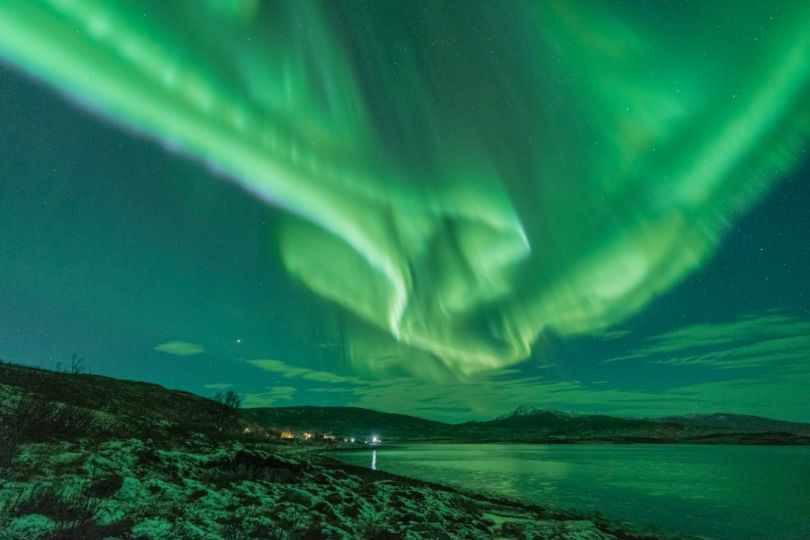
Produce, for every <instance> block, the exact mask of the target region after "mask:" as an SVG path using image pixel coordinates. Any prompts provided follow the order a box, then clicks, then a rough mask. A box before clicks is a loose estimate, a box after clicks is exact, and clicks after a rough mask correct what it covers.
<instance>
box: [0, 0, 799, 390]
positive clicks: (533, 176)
mask: <svg viewBox="0 0 810 540" xmlns="http://www.w3.org/2000/svg"><path fill="white" fill-rule="evenodd" d="M371 5H372V4H369V6H366V5H364V3H351V2H346V3H342V2H335V3H329V4H322V3H319V2H314V1H312V2H310V1H304V0H302V1H296V2H278V3H276V2H268V3H260V2H255V1H234V2H213V1H211V2H204V3H201V2H195V1H186V2H181V1H178V2H172V4H171V7H167V5H166V4H163V3H142V2H123V1H122V2H108V3H101V2H98V3H97V2H86V1H83V0H50V1H46V0H43V1H38V2H37V1H32V2H11V1H6V2H2V3H0V56H2V57H3V58H5V59H6V60H7V61H9V62H11V63H12V64H14V65H16V66H18V67H19V68H20V69H22V70H25V71H27V72H29V73H30V74H32V75H34V76H35V77H37V78H39V79H41V80H43V81H45V82H47V83H48V84H50V85H52V86H54V87H55V88H57V89H58V90H60V91H61V92H63V93H65V94H66V95H68V96H70V97H72V98H73V99H76V100H78V101H79V102H81V103H82V104H85V105H87V106H89V107H90V108H92V109H93V110H95V111H97V112H98V113H100V114H102V115H104V116H105V117H108V118H110V119H112V120H114V121H116V122H118V123H121V124H123V125H124V126H127V127H128V128H131V129H135V130H137V131H139V132H142V133H143V134H145V135H147V136H149V137H152V138H154V139H156V140H159V141H161V142H163V143H165V144H167V145H169V146H170V147H172V148H175V149H178V150H180V151H181V152H182V153H184V154H187V155H188V156H190V157H191V158H192V159H195V160H198V161H200V162H203V163H207V164H210V165H211V166H213V167H214V168H216V169H217V170H221V171H223V172H224V173H225V175H226V176H227V177H228V178H229V179H230V180H232V181H233V182H236V183H238V184H239V185H241V186H242V187H244V188H245V189H246V190H248V191H249V192H251V193H253V194H254V195H255V196H257V197H259V198H261V199H262V200H264V201H267V202H268V203H269V204H272V205H275V206H278V207H279V208H281V209H283V211H284V212H285V215H286V217H285V224H284V227H283V232H282V234H281V238H280V246H281V254H282V257H283V260H284V263H285V265H286V267H287V269H288V270H289V271H290V272H291V273H292V274H294V275H295V276H297V277H298V279H300V280H301V281H302V282H303V283H304V284H306V285H307V287H309V288H310V289H311V290H312V291H313V292H315V293H317V294H319V295H321V296H323V297H325V298H328V299H330V300H331V301H333V302H335V303H337V304H339V305H340V306H342V308H344V309H345V311H346V313H348V314H351V316H350V317H349V320H350V322H349V323H347V324H348V325H349V327H350V329H351V335H350V343H349V348H350V352H351V359H352V361H353V362H354V363H355V366H356V367H357V368H358V370H369V371H385V370H386V369H388V368H389V367H390V362H385V361H381V360H380V359H392V358H393V359H398V360H396V362H395V364H396V367H397V368H398V369H401V368H405V369H408V370H410V371H412V372H414V373H417V374H420V375H424V376H434V377H443V376H446V375H448V374H462V375H464V374H472V373H475V372H477V371H481V370H484V369H489V368H496V367H501V366H505V365H509V364H511V363H514V362H517V361H520V360H522V359H524V358H526V357H527V356H528V355H529V354H530V352H531V348H532V346H533V344H534V343H535V342H536V340H537V339H538V336H541V335H542V334H543V333H544V332H547V331H550V332H554V333H557V334H562V335H580V334H588V333H593V332H597V331H599V330H602V329H605V328H607V327H609V326H611V325H615V324H617V323H619V322H621V321H623V320H625V319H627V318H628V317H630V316H632V315H634V314H636V313H638V312H639V311H640V310H641V309H642V308H643V307H644V306H645V305H647V304H648V303H649V302H650V301H651V300H652V299H654V298H655V297H656V296H658V295H660V294H662V293H664V292H665V291H667V290H668V289H670V288H671V287H672V286H673V285H675V284H676V283H678V282H679V281H680V280H682V279H683V278H684V277H685V276H687V275H688V274H690V273H691V272H693V271H695V270H696V269H698V268H699V267H700V266H701V265H702V264H704V263H705V262H706V261H707V259H708V258H709V257H710V256H711V254H712V253H713V251H714V250H715V248H716V246H717V245H718V243H719V242H720V240H721V238H722V236H723V233H724V230H725V229H726V228H727V227H728V226H729V223H730V222H731V220H733V219H734V218H735V217H736V216H738V215H739V214H740V212H742V211H743V210H745V209H746V208H748V207H750V205H751V204H753V203H755V202H756V201H757V200H758V199H759V198H761V196H762V193H764V192H765V191H766V190H767V189H768V188H769V186H770V185H771V184H772V183H773V182H774V181H775V180H776V179H778V177H779V176H780V175H781V174H783V173H785V172H787V171H788V170H789V169H790V168H791V167H792V166H793V165H794V164H795V161H796V155H797V147H798V145H799V144H800V142H801V140H802V137H803V136H804V135H805V134H806V132H807V127H808V114H810V107H808V88H810V84H809V83H810V32H808V31H807V27H808V24H810V5H803V4H802V3H800V2H769V3H767V4H764V3H760V4H755V5H751V6H747V7H746V9H739V8H738V7H735V4H732V3H729V4H727V5H720V4H718V5H716V6H711V7H707V6H695V7H680V8H678V9H680V10H681V11H680V12H678V13H677V15H680V16H681V17H680V18H678V17H675V15H676V13H675V10H674V8H667V7H662V8H661V9H662V14H661V15H660V17H661V19H660V20H659V21H657V22H655V21H651V20H650V19H649V16H642V15H641V14H640V13H638V12H636V11H634V9H633V8H632V4H630V5H628V6H625V7H616V8H614V9H612V10H607V9H605V8H604V7H603V6H601V5H600V4H598V3H593V4H591V3H588V2H565V1H557V2H542V3H541V2H538V3H519V2H510V3H508V4H501V3H496V4H478V3H467V2H458V3H450V4H439V3H437V2H425V3H417V4H414V5H411V3H403V4H401V5H396V4H392V5H388V6H379V5H377V6H376V8H375V9H371V7H370V6H371ZM374 5H376V4H374ZM668 9H669V10H671V11H672V13H670V14H667V13H666V12H667V10H668ZM667 15H671V16H672V17H671V18H668V17H667ZM683 20H688V21H690V24H685V23H684V22H683ZM662 21H663V22H666V23H667V24H662ZM695 21H701V22H700V23H699V24H695ZM110 181H111V182H113V181H114V179H111V180H110ZM155 181H156V182H157V181H160V179H155Z"/></svg>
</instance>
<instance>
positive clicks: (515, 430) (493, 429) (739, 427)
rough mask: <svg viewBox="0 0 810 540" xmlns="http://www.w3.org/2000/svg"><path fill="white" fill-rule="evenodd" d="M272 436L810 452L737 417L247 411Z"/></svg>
mask: <svg viewBox="0 0 810 540" xmlns="http://www.w3.org/2000/svg"><path fill="white" fill-rule="evenodd" d="M245 415H246V417H248V418H250V419H251V420H253V421H255V422H256V423H258V424H260V425H263V426H265V427H267V428H269V429H276V430H281V429H289V430H292V431H294V432H298V433H300V432H302V431H306V432H324V433H332V434H334V435H336V436H337V437H338V438H342V437H359V438H360V439H361V440H362V439H363V438H369V437H370V436H371V435H378V436H379V437H380V438H381V439H382V440H383V442H396V443H400V442H425V441H440V440H441V441H457V442H530V443H572V442H615V443H632V442H646V443H684V444H713V443H716V444H810V424H801V423H796V422H783V421H779V420H771V419H769V418H761V417H757V416H746V415H736V414H722V413H717V414H707V415H690V416H671V417H666V418H623V417H616V416H608V415H600V414H571V413H566V412H562V411H549V410H543V409H537V408H534V407H528V406H524V407H520V408H518V409H516V410H515V411H513V412H512V413H510V414H507V415H504V416H502V417H500V418H496V419H494V420H489V421H484V422H466V423H463V424H445V423H442V422H436V421H432V420H426V419H423V418H417V417H414V416H406V415H401V414H390V413H382V412H377V411H372V410H369V409H362V408H357V407H276V408H257V409H246V410H245Z"/></svg>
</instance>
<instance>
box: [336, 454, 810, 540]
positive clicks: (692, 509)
mask: <svg viewBox="0 0 810 540" xmlns="http://www.w3.org/2000/svg"><path fill="white" fill-rule="evenodd" d="M335 456H336V457H337V458H338V459H341V460H343V461H346V462H349V463H352V464H355V465H364V466H368V467H373V468H376V469H378V470H384V471H387V472H391V473H394V474H400V475H404V476H410V477H414V478H420V479H423V480H429V481H433V482H439V483H444V484H451V485H456V486H459V487H464V488H467V489H472V490H475V491H480V492H490V493H497V494H502V495H508V496H512V497H520V498H522V499H527V500H530V501H532V502H535V503H538V504H542V505H547V506H556V507H560V508H568V509H573V510H579V511H583V512H601V513H603V514H604V515H606V516H607V517H609V518H614V519H626V520H631V521H634V522H641V523H650V524H655V525H658V526H661V527H663V528H664V529H668V530H674V531H677V532H683V533H688V534H695V535H701V536H704V537H709V538H718V539H720V538H783V539H790V538H792V539H802V538H810V481H808V479H810V447H798V446H796V447H787V446H719V445H713V446H708V445H703V446H696V445H641V444H639V445H607V444H605V445H601V444H599V445H528V444H523V445H518V444H423V445H409V446H402V447H392V448H384V447H381V448H377V449H375V450H362V451H357V452H340V453H337V454H336V455H335Z"/></svg>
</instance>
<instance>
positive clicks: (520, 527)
mask: <svg viewBox="0 0 810 540" xmlns="http://www.w3.org/2000/svg"><path fill="white" fill-rule="evenodd" d="M156 446H161V447H156ZM2 478H3V480H2V483H0V501H2V509H0V530H3V531H6V534H7V538H9V540H11V539H19V540H35V539H68V538H82V539H85V538H88V539H92V538H98V539H101V538H133V539H135V538H138V539H176V538H180V539H185V538H188V539H197V538H199V539H218V538H231V539H241V538H273V539H292V538H296V539H298V538H340V539H343V538H371V539H373V538H414V539H415V538H521V539H522V538H555V539H566V538H568V539H593V540H602V539H611V538H628V539H630V538H661V537H664V535H661V534H660V533H651V532H649V531H647V532H643V531H641V530H640V529H638V528H633V527H632V526H630V525H628V524H618V523H612V522H608V521H606V520H602V519H599V518H588V517H583V516H576V515H572V514H568V513H563V512H555V511H551V510H548V509H544V508H541V507H538V506H534V505H529V504H524V503H521V502H519V501H511V500H508V499H502V498H496V497H491V496H486V495H478V494H472V493H465V492H463V491H461V490H457V489H453V488H449V487H445V486H439V485H436V484H431V483H428V482H422V481H419V480H412V479H407V478H403V477H399V476H395V475H391V474H388V473H385V472H380V471H371V470H368V469H364V468H360V467H355V466H352V465H347V464H343V463H341V462H339V461H336V460H334V459H331V458H329V457H326V456H322V455H319V454H317V453H312V452H311V451H305V450H304V451H300V450H298V451H297V449H296V448H285V447H280V446H278V445H272V444H267V443H255V444H253V443H245V442H235V441H225V442H220V443H216V442H211V441H209V440H206V439H205V438H203V437H198V438H197V437H195V438H192V439H190V440H187V441H185V442H183V443H181V444H174V445H156V444H155V443H154V442H153V441H149V440H147V441H144V440H141V439H137V438H132V439H119V440H108V441H104V442H90V441H77V442H49V443H35V444H27V445H24V446H23V447H21V449H20V452H19V454H18V456H17V458H16V459H15V460H14V462H13V463H12V465H11V466H10V467H9V468H7V469H5V471H4V473H3V477H2ZM668 537H670V538H674V536H671V535H670V536H668Z"/></svg>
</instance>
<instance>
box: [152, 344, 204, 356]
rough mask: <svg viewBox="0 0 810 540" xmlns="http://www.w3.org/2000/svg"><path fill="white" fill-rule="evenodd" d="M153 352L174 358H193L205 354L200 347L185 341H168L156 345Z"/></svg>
mask: <svg viewBox="0 0 810 540" xmlns="http://www.w3.org/2000/svg"><path fill="white" fill-rule="evenodd" d="M154 350H156V351H158V352H162V353H166V354H173V355H175V356H194V355H197V354H203V353H204V352H205V349H203V348H202V346H201V345H197V344H196V343H189V342H187V341H168V342H166V343H161V344H160V345H157V346H156V347H155V348H154Z"/></svg>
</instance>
